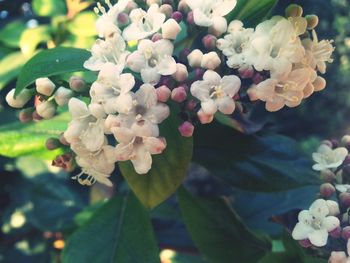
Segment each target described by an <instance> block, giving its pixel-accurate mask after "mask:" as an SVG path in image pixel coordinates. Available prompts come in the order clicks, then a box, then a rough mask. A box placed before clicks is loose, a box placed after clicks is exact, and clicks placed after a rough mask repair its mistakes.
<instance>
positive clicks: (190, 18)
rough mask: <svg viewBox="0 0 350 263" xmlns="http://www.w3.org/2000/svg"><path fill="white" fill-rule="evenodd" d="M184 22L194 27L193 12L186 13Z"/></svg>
mask: <svg viewBox="0 0 350 263" xmlns="http://www.w3.org/2000/svg"><path fill="white" fill-rule="evenodd" d="M186 21H187V23H188V24H189V25H194V24H195V23H194V17H193V12H192V11H190V12H188V13H187V18H186Z"/></svg>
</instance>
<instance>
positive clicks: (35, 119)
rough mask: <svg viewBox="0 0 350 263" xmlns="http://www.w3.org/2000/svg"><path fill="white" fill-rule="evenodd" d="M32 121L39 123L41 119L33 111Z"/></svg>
mask: <svg viewBox="0 0 350 263" xmlns="http://www.w3.org/2000/svg"><path fill="white" fill-rule="evenodd" d="M32 118H33V121H41V120H42V119H43V117H41V116H40V115H39V114H38V112H37V111H36V110H35V111H34V112H33V114H32Z"/></svg>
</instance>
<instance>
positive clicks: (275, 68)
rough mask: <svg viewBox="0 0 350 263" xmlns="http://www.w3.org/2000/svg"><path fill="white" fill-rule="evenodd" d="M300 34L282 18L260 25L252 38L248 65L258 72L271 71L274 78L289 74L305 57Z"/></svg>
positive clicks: (289, 22)
mask: <svg viewBox="0 0 350 263" xmlns="http://www.w3.org/2000/svg"><path fill="white" fill-rule="evenodd" d="M298 33H300V30H296V28H295V26H294V25H293V24H292V23H291V21H289V20H287V19H285V18H282V17H273V18H272V19H270V20H267V21H265V22H263V23H261V24H259V25H258V26H257V27H256V30H255V32H254V34H253V35H252V36H251V41H250V47H249V50H248V51H247V52H248V53H247V55H246V58H247V61H248V64H249V65H253V66H254V67H255V69H256V70H258V71H263V70H269V71H271V76H272V78H280V77H281V76H285V75H287V74H289V72H290V71H291V70H292V64H293V63H298V62H300V61H301V60H302V59H303V57H304V56H305V49H304V47H303V46H302V44H301V41H300V38H299V37H298Z"/></svg>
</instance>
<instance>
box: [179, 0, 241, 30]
mask: <svg viewBox="0 0 350 263" xmlns="http://www.w3.org/2000/svg"><path fill="white" fill-rule="evenodd" d="M186 3H187V5H188V6H189V7H190V8H191V9H192V11H193V18H194V22H195V24H196V25H198V26H203V27H214V28H216V27H217V26H220V25H222V23H225V24H226V27H227V22H226V19H225V18H224V16H226V15H227V14H228V13H230V12H231V11H232V10H233V9H234V8H235V6H236V3H237V1H236V0H216V1H212V0H186ZM220 31H221V30H220Z"/></svg>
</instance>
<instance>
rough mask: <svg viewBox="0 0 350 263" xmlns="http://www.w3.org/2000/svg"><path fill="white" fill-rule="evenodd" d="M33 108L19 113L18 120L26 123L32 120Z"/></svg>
mask: <svg viewBox="0 0 350 263" xmlns="http://www.w3.org/2000/svg"><path fill="white" fill-rule="evenodd" d="M33 111H34V108H26V109H23V110H21V111H20V112H19V115H18V118H19V120H20V121H21V122H23V123H26V122H30V121H32V120H33V116H32V115H33Z"/></svg>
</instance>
